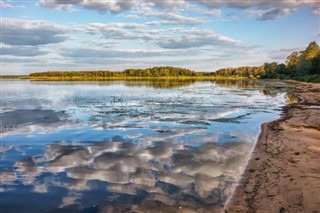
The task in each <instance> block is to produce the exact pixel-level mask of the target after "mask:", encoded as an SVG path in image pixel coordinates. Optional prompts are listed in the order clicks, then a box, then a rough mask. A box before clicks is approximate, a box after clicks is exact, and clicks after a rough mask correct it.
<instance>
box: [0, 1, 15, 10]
mask: <svg viewBox="0 0 320 213" xmlns="http://www.w3.org/2000/svg"><path fill="white" fill-rule="evenodd" d="M0 8H10V9H13V8H14V6H13V5H12V4H10V3H9V2H4V1H0Z"/></svg>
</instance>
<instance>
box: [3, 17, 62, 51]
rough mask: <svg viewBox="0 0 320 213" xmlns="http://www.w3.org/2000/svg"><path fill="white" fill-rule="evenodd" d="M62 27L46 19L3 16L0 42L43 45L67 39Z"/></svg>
mask: <svg viewBox="0 0 320 213" xmlns="http://www.w3.org/2000/svg"><path fill="white" fill-rule="evenodd" d="M65 33H66V31H65V29H64V28H63V27H61V26H59V25H56V24H53V23H50V22H47V21H29V20H24V19H11V18H4V19H3V20H2V42H3V43H5V44H10V45H43V44H51V43H59V42H63V41H65V40H66V39H67V36H66V35H65Z"/></svg>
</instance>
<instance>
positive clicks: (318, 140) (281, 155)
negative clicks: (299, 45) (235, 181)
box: [224, 84, 320, 213]
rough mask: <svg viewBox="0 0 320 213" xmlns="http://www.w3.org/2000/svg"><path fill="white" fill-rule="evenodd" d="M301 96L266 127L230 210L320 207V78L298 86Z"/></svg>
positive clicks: (280, 211) (263, 212) (279, 211)
mask: <svg viewBox="0 0 320 213" xmlns="http://www.w3.org/2000/svg"><path fill="white" fill-rule="evenodd" d="M295 94H296V95H298V96H299V97H301V98H302V102H300V103H297V104H291V105H289V106H287V107H285V108H284V109H283V115H282V117H281V118H280V119H278V120H276V121H273V122H269V123H265V124H263V125H262V132H261V134H260V136H259V139H258V141H257V144H256V147H255V149H254V151H253V153H252V156H251V159H250V160H249V162H248V165H247V167H246V170H245V172H244V175H243V177H242V180H241V181H240V183H239V185H238V186H237V188H236V191H235V194H234V196H233V197H232V199H231V200H230V201H229V202H228V203H227V205H226V207H225V210H224V211H225V212H228V213H233V212H248V213H251V212H252V213H253V212H257V213H273V212H275V213H284V212H292V213H298V212H306V213H307V212H308V213H309V212H310V213H316V212H320V84H304V85H300V86H298V92H297V93H295Z"/></svg>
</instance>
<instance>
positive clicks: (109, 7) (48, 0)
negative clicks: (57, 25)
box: [39, 0, 136, 13]
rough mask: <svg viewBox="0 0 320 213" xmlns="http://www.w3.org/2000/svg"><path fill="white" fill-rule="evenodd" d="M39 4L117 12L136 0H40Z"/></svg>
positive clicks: (128, 6) (134, 3) (58, 7)
mask: <svg viewBox="0 0 320 213" xmlns="http://www.w3.org/2000/svg"><path fill="white" fill-rule="evenodd" d="M39 3H40V5H41V6H44V7H48V8H56V9H63V10H68V9H72V8H73V7H74V6H80V7H83V8H85V9H91V10H96V11H98V12H112V13H119V12H122V11H126V10H130V9H132V8H133V7H134V6H135V5H136V1H123V0H115V1H87V0H40V1H39Z"/></svg>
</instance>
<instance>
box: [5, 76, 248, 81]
mask: <svg viewBox="0 0 320 213" xmlns="http://www.w3.org/2000/svg"><path fill="white" fill-rule="evenodd" d="M0 79H26V80H31V81H122V80H141V81H144V80H217V79H230V80H237V79H249V78H246V77H234V76H227V77H226V76H205V77H203V76H202V77H197V76H172V77H171V76H168V77H102V78H81V77H66V78H65V77H64V78H62V77H61V78H59V77H30V76H18V75H17V76H0Z"/></svg>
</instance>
